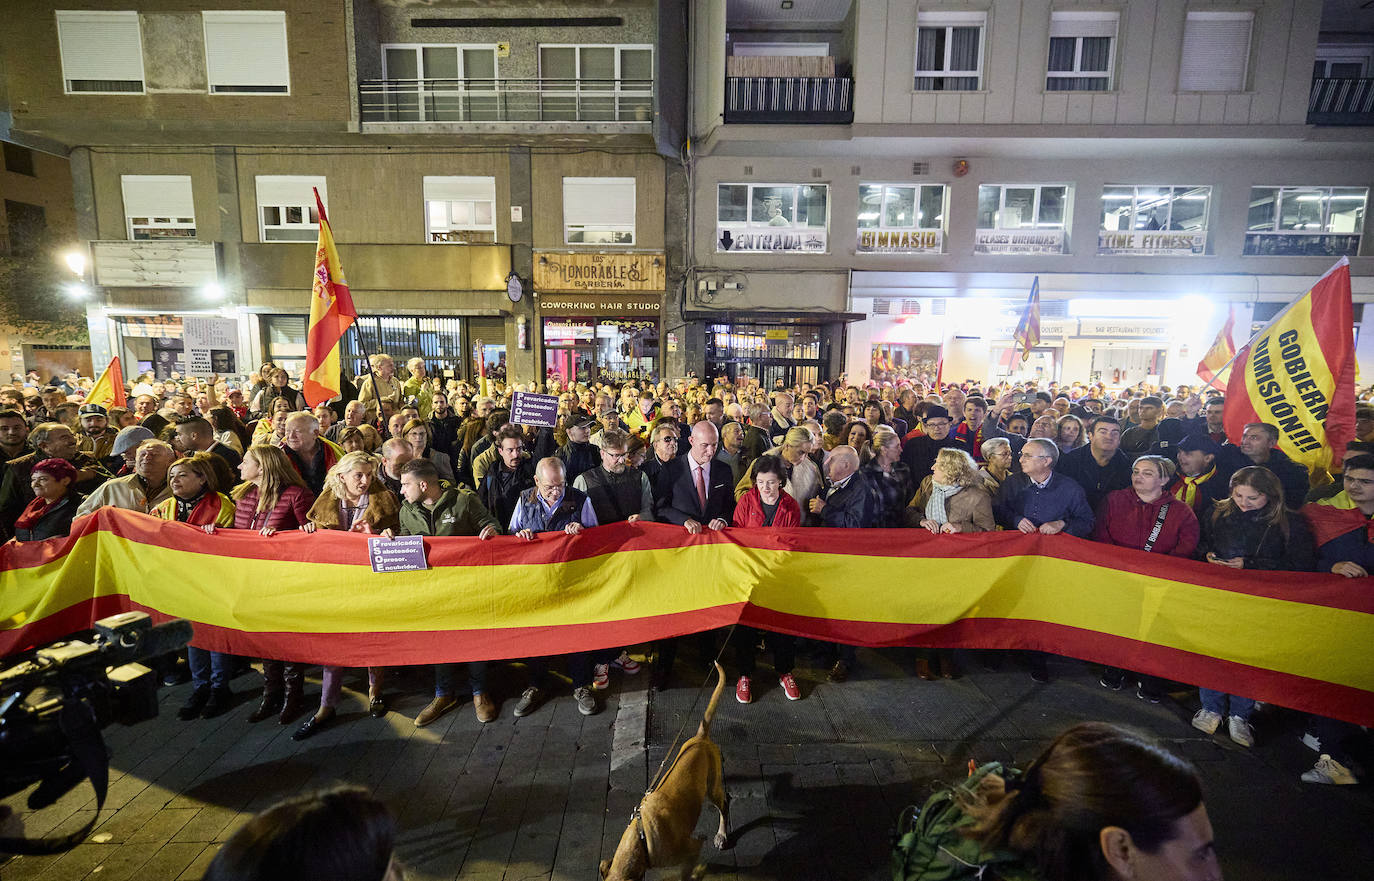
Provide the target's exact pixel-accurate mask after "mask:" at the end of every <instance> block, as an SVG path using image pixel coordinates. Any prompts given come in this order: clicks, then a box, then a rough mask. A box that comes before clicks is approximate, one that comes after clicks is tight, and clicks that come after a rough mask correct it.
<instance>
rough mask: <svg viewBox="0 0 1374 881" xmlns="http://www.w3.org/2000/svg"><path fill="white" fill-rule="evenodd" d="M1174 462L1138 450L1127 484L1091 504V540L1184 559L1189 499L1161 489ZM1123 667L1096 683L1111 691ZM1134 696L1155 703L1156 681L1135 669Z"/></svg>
mask: <svg viewBox="0 0 1374 881" xmlns="http://www.w3.org/2000/svg"><path fill="white" fill-rule="evenodd" d="M1175 470H1176V469H1175V467H1174V463H1173V462H1171V461H1170V460H1168V459H1165V458H1164V457H1163V456H1141V457H1140V458H1139V459H1136V460H1135V464H1134V465H1132V466H1131V485H1130V486H1129V487H1128V488H1126V489H1119V490H1116V491H1114V492H1110V493H1108V494H1107V497H1106V498H1105V499H1103V500H1102V504H1101V505H1099V506H1098V509H1097V519H1096V521H1095V524H1094V526H1093V535H1092V537H1093V541H1100V542H1104V543H1106V544H1112V545H1117V546H1119V547H1123V548H1135V549H1136V550H1140V551H1150V552H1151V553H1155V554H1169V555H1170V556H1174V557H1183V558H1184V559H1188V558H1190V557H1192V556H1193V551H1194V550H1196V549H1197V540H1198V522H1197V516H1196V515H1194V514H1193V509H1192V507H1191V506H1190V505H1187V504H1184V503H1183V502H1180V501H1179V500H1178V499H1176V498H1174V497H1173V496H1171V495H1170V494H1169V493H1166V492H1165V491H1164V487H1166V486H1168V485H1169V482H1170V481H1172V480H1173V479H1174V471H1175ZM1127 675H1129V673H1128V671H1126V670H1122V669H1121V668H1120V667H1107V668H1106V669H1104V670H1103V671H1102V677H1101V678H1100V679H1098V680H1097V681H1098V684H1099V685H1101V686H1102V687H1103V688H1110V689H1111V690H1112V691H1117V690H1119V689H1120V688H1121V686H1122V684H1123V683H1124V682H1125V680H1126V677H1127ZM1138 679H1139V687H1138V688H1137V689H1136V693H1135V695H1136V697H1138V698H1140V699H1141V700H1143V701H1149V702H1150V703H1152V704H1157V703H1159V700H1160V697H1161V696H1162V683H1161V682H1160V680H1158V679H1156V678H1155V677H1153V676H1146V675H1144V674H1141V675H1140V676H1139V677H1138Z"/></svg>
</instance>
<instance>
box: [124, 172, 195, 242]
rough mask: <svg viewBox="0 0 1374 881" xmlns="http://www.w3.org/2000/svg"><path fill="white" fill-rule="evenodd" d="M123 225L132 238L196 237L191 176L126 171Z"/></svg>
mask: <svg viewBox="0 0 1374 881" xmlns="http://www.w3.org/2000/svg"><path fill="white" fill-rule="evenodd" d="M119 182H120V188H121V189H122V190H123V192H124V226H125V233H126V234H127V235H128V237H129V238H130V239H133V240H141V239H194V238H195V237H196V210H195V201H194V200H193V199H192V198H191V177H190V175H184V174H126V175H122V176H121V177H120V179H119Z"/></svg>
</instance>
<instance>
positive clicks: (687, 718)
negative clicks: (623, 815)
mask: <svg viewBox="0 0 1374 881" xmlns="http://www.w3.org/2000/svg"><path fill="white" fill-rule="evenodd" d="M737 626H738V625H737V624H731V625H730V631H729V632H728V633H726V634H725V642H723V643H721V645H720V651H718V652H716V656H715V658H714V659H713V660H712V662H711V668H710V671H709V672H708V673H707V674H706V678H705V679H704V680H703V681H702V683H701V686H700V687H699V688H697V693H696V696H695V697H694V698H692V705H691V706H690V707H688V709H687V712H686V714H684V715H683V717H682V725H681V727H679V728H678V730H677V736H676V737H674V738H673V742H672V745H670V746H669V747H668V752H667V753H666V754H664V756H663V761H662V762H659V764H658V772H657V773H655V774H654V779H653V780H650V781H649V788H648V789H646V790H644V794H645V795H646V796H647V795H649V793H651V792H653V791H654V789H656V788H657V787H658V784H659V783H660V782H661V780H662V779H663V770H664V766H665V765H667V764H668V760H669V759H674V763H676V759H675V757H674V755H673V751H674V750H676V749H677V745H678V742H679V741H681V740H682V732H684V731H686V730H687V726H688V724H690V723H691V721H692V720H693V719H695V718H696V715H695V712H694V711H695V710H696V708H697V704H699V703H701V693H702V692H703V691H705V690H706V686H707V685H709V684H710V683H711V675H712V674H713V673H715V671H716V664H718V663H720V658H721V656H722V655H724V654H725V647H726V646H728V645H729V644H730V639H731V638H732V637H733V636H734V635H735V628H736V627H737ZM724 675H725V674H724V673H722V674H721V677H722V678H724ZM638 820H639V805H635V808H634V810H633V811H632V812H631V813H630V821H631V822H637V821H638ZM639 837H640V838H641V839H642V838H643V837H644V825H643V824H642V823H640V826H639Z"/></svg>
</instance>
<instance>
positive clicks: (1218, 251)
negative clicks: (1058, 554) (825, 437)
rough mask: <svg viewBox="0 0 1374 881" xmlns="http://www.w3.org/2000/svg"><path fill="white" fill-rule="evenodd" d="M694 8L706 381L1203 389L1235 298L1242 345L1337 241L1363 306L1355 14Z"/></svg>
mask: <svg viewBox="0 0 1374 881" xmlns="http://www.w3.org/2000/svg"><path fill="white" fill-rule="evenodd" d="M699 6H700V8H701V14H699V15H698V16H697V17H696V18H695V19H694V21H693V48H692V57H693V63H694V69H693V79H692V87H693V96H692V103H691V118H690V128H691V130H692V132H693V135H694V149H693V153H692V157H691V162H692V200H693V211H692V223H691V229H690V238H689V242H688V243H687V247H688V250H689V253H690V254H691V255H692V259H693V267H692V273H691V276H690V278H689V279H688V285H687V303H686V305H685V314H686V315H687V316H688V317H689V318H692V319H694V324H693V325H691V326H689V338H690V339H691V340H693V342H694V344H696V345H700V351H702V352H703V353H704V359H703V360H704V364H703V365H702V369H705V370H706V371H707V372H708V373H729V374H736V373H749V374H751V375H756V376H760V377H762V378H763V379H764V380H765V382H766V383H768V384H771V383H772V382H773V381H774V380H782V381H784V382H787V383H791V382H795V381H804V380H806V379H810V378H813V377H815V376H817V375H826V374H827V373H832V374H833V373H838V372H840V371H841V370H843V371H846V372H847V373H848V375H849V377H850V378H851V379H854V380H863V379H867V378H869V377H870V376H874V377H879V378H881V377H883V376H890V375H891V374H892V372H893V371H894V369H896V370H897V371H902V370H906V371H909V372H929V373H932V374H933V372H934V368H935V367H936V365H937V364H939V363H940V362H941V361H943V363H944V371H945V373H944V375H945V378H946V379H948V378H959V379H963V378H974V379H977V380H979V381H990V380H994V379H998V378H1002V377H1015V378H1040V379H1043V380H1049V379H1063V380H1070V381H1071V380H1080V379H1093V380H1102V381H1105V382H1106V383H1107V384H1108V385H1116V386H1120V385H1126V384H1131V383H1134V382H1137V381H1140V380H1142V379H1148V380H1151V381H1154V382H1163V383H1166V384H1177V383H1185V382H1196V381H1197V380H1196V377H1195V376H1194V367H1195V365H1196V363H1197V361H1198V360H1199V359H1200V358H1201V356H1202V354H1203V353H1204V352H1205V351H1206V349H1207V347H1208V346H1209V345H1210V343H1211V341H1212V339H1213V337H1214V335H1215V334H1216V332H1217V330H1218V329H1219V327H1220V326H1221V325H1222V323H1223V322H1224V321H1225V320H1226V318H1227V316H1228V315H1229V314H1232V313H1234V315H1235V326H1236V328H1237V330H1236V336H1237V337H1238V338H1239V339H1238V342H1239V341H1243V339H1244V338H1245V337H1246V336H1247V335H1248V334H1247V333H1246V331H1247V329H1249V328H1250V327H1251V326H1252V323H1256V322H1263V321H1265V320H1267V319H1268V318H1269V317H1271V316H1272V315H1273V314H1275V312H1276V311H1277V310H1278V309H1280V308H1282V307H1283V305H1285V304H1286V303H1287V302H1289V301H1291V300H1292V299H1293V298H1294V297H1295V296H1297V295H1298V294H1300V293H1301V292H1302V291H1304V290H1306V288H1307V287H1308V286H1310V284H1311V282H1312V281H1314V280H1315V279H1316V278H1317V277H1318V276H1320V275H1321V274H1322V273H1323V272H1324V271H1325V270H1326V269H1328V268H1329V267H1330V266H1331V265H1332V264H1333V263H1334V262H1335V261H1336V260H1337V259H1339V258H1340V257H1342V256H1346V257H1349V259H1350V261H1351V265H1352V267H1353V269H1354V275H1355V293H1356V300H1357V304H1359V303H1362V302H1364V301H1365V300H1368V299H1370V298H1371V296H1374V278H1371V276H1374V257H1371V256H1370V255H1374V243H1371V241H1370V239H1369V237H1368V236H1366V235H1365V234H1364V223H1365V211H1366V207H1367V204H1368V195H1369V188H1370V186H1371V183H1372V182H1374V146H1371V144H1374V128H1371V126H1372V125H1374V104H1372V103H1371V97H1374V80H1371V79H1370V76H1371V65H1370V56H1371V51H1374V22H1372V21H1370V20H1369V19H1370V16H1369V14H1368V13H1367V12H1365V11H1361V10H1358V9H1357V8H1355V7H1356V6H1358V4H1355V5H1351V4H1343V3H1325V4H1324V3H1322V2H1320V0H1296V2H1278V0H1238V2H1193V0H1158V2H1142V0H1118V2H1110V0H1106V2H1084V0H1024V2H1022V0H920V2H918V0H852V2H849V0H811V2H801V0H798V2H796V3H795V4H777V3H772V2H763V0H707V2H704V3H702V4H699ZM1036 279H1038V280H1039V290H1040V293H1041V297H1042V301H1043V308H1042V314H1043V315H1044V320H1043V325H1042V340H1041V344H1040V346H1038V347H1036V349H1035V350H1034V351H1033V352H1032V355H1031V358H1029V359H1028V360H1026V361H1025V362H1022V361H1021V360H1020V359H1019V357H1013V355H1012V342H1011V337H1012V332H1013V330H1014V328H1015V325H1016V321H1017V317H1018V315H1019V312H1020V309H1021V306H1022V304H1023V303H1024V302H1025V300H1026V297H1027V296H1028V294H1029V291H1030V289H1031V286H1032V284H1033V283H1034V281H1035V280H1036ZM1361 313H1362V310H1361V309H1360V307H1359V305H1357V320H1358V319H1359V318H1360V317H1362V315H1361ZM1361 359H1362V361H1365V362H1366V369H1367V370H1368V369H1374V346H1371V345H1369V344H1368V341H1367V340H1364V341H1362V345H1361Z"/></svg>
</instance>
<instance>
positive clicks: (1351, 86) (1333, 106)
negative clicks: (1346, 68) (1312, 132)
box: [1307, 77, 1374, 125]
mask: <svg viewBox="0 0 1374 881" xmlns="http://www.w3.org/2000/svg"><path fill="white" fill-rule="evenodd" d="M1307 122H1308V124H1309V125H1374V77H1314V78H1313V80H1312V94H1311V97H1310V98H1309V99H1308V102H1307Z"/></svg>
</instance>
